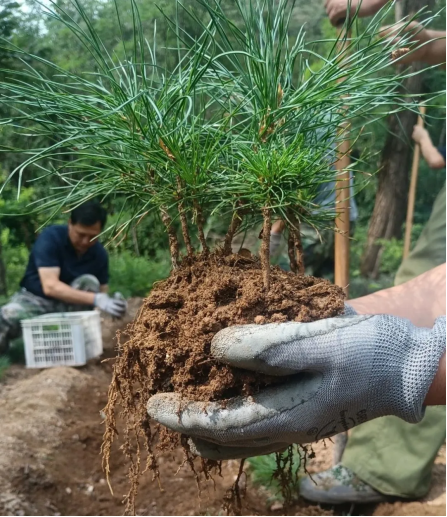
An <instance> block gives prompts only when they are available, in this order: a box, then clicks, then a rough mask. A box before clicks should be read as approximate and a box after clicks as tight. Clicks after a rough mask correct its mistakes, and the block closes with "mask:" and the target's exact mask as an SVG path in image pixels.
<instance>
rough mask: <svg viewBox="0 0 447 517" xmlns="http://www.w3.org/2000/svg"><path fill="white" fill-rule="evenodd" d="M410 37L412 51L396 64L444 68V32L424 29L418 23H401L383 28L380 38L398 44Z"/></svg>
mask: <svg viewBox="0 0 447 517" xmlns="http://www.w3.org/2000/svg"><path fill="white" fill-rule="evenodd" d="M408 35H410V36H411V39H410V41H407V42H406V43H405V45H407V44H409V43H411V44H412V45H413V47H414V50H412V51H410V52H407V53H406V54H405V55H403V56H402V57H401V58H400V59H398V60H397V61H396V63H398V64H403V63H413V62H415V61H422V62H424V63H427V64H429V65H442V66H443V67H444V68H445V50H446V44H445V36H446V32H445V31H435V30H431V29H427V28H425V27H424V26H423V25H421V24H420V23H418V22H410V23H406V22H402V23H397V24H395V25H391V26H389V27H383V28H382V30H381V36H382V37H386V38H390V39H392V41H393V43H396V44H397V43H399V41H400V39H401V38H402V37H404V36H405V37H407V36H408Z"/></svg>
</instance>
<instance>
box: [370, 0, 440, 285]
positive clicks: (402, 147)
mask: <svg viewBox="0 0 447 517" xmlns="http://www.w3.org/2000/svg"><path fill="white" fill-rule="evenodd" d="M424 5H427V7H428V9H429V10H430V9H432V8H433V5H434V0H428V1H427V0H407V1H406V2H404V5H403V12H404V15H409V14H410V15H411V14H414V13H415V12H416V11H418V9H420V8H421V7H423V6H424ZM422 67H423V65H422V64H421V63H413V65H412V66H411V68H412V70H413V71H416V70H420V69H421V68H422ZM403 91H406V92H407V93H410V94H413V95H418V94H420V93H421V91H422V75H421V74H419V75H416V76H413V77H410V78H408V79H406V80H405V82H404V84H403ZM416 121H417V115H416V114H414V113H412V112H410V111H406V112H403V113H401V114H400V115H399V117H397V116H396V115H391V116H390V117H389V118H388V136H387V139H386V142H385V146H384V148H383V151H382V156H381V163H380V170H379V173H378V185H377V193H376V202H375V206H374V210H373V213H372V216H371V220H370V223H369V229H368V238H367V243H366V248H365V252H364V254H363V257H362V263H361V266H360V270H361V273H362V275H364V276H371V277H373V278H375V277H377V276H378V273H379V267H380V259H381V254H382V245H381V244H379V243H378V242H377V241H378V240H379V239H392V238H393V237H395V238H401V237H402V226H403V223H404V221H405V215H406V207H407V196H408V185H409V171H410V166H411V157H412V153H413V146H412V145H411V134H412V131H413V126H414V125H415V124H416Z"/></svg>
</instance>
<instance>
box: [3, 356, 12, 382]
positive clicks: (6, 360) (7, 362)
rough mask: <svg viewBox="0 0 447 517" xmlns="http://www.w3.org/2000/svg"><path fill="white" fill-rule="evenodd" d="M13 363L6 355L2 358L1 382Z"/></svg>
mask: <svg viewBox="0 0 447 517" xmlns="http://www.w3.org/2000/svg"><path fill="white" fill-rule="evenodd" d="M10 365H11V361H10V360H9V358H8V357H7V356H5V355H1V356H0V381H1V380H2V379H3V377H4V376H5V372H6V370H7V369H8V368H9V367H10Z"/></svg>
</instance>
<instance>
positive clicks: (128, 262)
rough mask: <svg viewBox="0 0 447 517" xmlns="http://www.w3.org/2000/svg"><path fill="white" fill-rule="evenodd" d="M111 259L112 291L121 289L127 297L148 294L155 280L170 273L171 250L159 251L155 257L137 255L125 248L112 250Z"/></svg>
mask: <svg viewBox="0 0 447 517" xmlns="http://www.w3.org/2000/svg"><path fill="white" fill-rule="evenodd" d="M109 260H110V266H109V271H110V292H112V293H113V292H115V291H119V292H120V293H121V294H123V295H124V297H125V298H128V297H130V296H147V294H148V293H149V291H150V290H151V288H152V285H153V283H154V282H157V281H158V280H162V279H163V278H166V277H167V276H168V275H169V270H170V266H171V263H170V259H169V252H168V251H166V252H161V251H160V252H158V253H157V256H156V258H155V259H148V258H147V257H135V255H133V254H132V253H131V252H129V251H127V250H123V251H120V252H119V253H118V252H112V253H110V256H109Z"/></svg>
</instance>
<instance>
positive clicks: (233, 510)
mask: <svg viewBox="0 0 447 517" xmlns="http://www.w3.org/2000/svg"><path fill="white" fill-rule="evenodd" d="M244 464H245V459H243V460H241V462H240V464H239V472H238V474H237V476H236V480H235V482H234V483H233V486H232V487H231V488H230V489H229V490H228V491H227V493H226V494H225V497H224V501H223V505H222V506H223V509H224V510H225V511H226V512H227V515H242V497H244V496H245V492H246V490H247V479H245V485H244V487H243V488H241V478H242V474H244Z"/></svg>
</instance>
